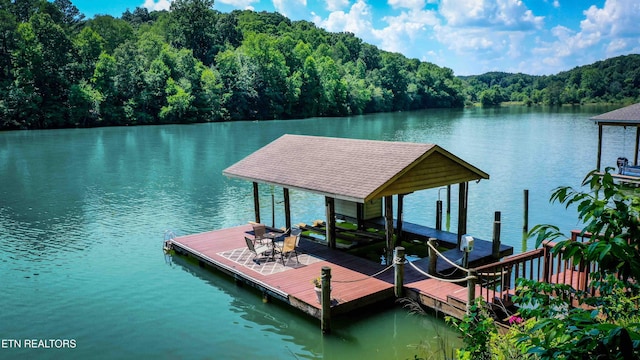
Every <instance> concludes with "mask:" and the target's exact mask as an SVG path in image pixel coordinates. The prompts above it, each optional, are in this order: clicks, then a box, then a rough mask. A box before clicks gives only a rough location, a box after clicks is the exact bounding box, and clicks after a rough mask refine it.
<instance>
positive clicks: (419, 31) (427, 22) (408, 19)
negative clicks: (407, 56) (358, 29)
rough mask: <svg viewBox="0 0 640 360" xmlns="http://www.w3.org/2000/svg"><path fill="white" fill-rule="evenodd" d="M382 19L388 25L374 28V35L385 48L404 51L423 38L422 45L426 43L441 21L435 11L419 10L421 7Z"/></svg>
mask: <svg viewBox="0 0 640 360" xmlns="http://www.w3.org/2000/svg"><path fill="white" fill-rule="evenodd" d="M382 20H383V21H384V22H386V23H387V24H388V26H386V27H384V28H383V29H380V30H373V31H372V33H373V35H374V36H375V37H376V38H378V39H379V41H380V43H381V47H382V48H383V49H385V50H388V51H394V52H403V53H406V52H407V51H408V50H410V49H411V48H412V47H415V46H416V45H417V44H416V41H418V40H423V41H422V44H420V45H424V40H425V39H426V38H428V36H429V32H430V30H431V29H432V28H433V27H434V26H437V25H438V24H439V23H440V20H439V19H438V17H437V15H436V13H435V12H433V11H425V10H419V7H418V8H413V9H412V10H410V11H403V12H401V13H400V15H398V16H385V17H384V18H382Z"/></svg>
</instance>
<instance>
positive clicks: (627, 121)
mask: <svg viewBox="0 0 640 360" xmlns="http://www.w3.org/2000/svg"><path fill="white" fill-rule="evenodd" d="M591 119H593V120H595V121H596V123H598V125H610V126H636V127H638V126H640V103H638V104H633V105H629V106H626V107H623V108H621V109H617V110H613V111H609V112H607V113H604V114H601V115H598V116H594V117H592V118H591Z"/></svg>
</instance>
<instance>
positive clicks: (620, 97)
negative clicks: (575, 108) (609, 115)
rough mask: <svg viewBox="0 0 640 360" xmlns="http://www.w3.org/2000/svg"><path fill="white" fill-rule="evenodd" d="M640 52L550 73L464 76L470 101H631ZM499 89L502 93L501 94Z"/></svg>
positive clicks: (638, 91)
mask: <svg viewBox="0 0 640 360" xmlns="http://www.w3.org/2000/svg"><path fill="white" fill-rule="evenodd" d="M639 69H640V55H637V54H632V55H626V56H619V57H615V58H611V59H607V60H604V61H599V62H596V63H594V64H591V65H585V66H580V67H577V68H574V69H572V70H569V71H566V72H561V73H559V74H557V75H551V76H532V75H526V74H510V73H503V72H489V73H486V74H482V75H474V76H462V77H460V79H461V80H462V81H464V83H465V87H466V89H465V93H466V96H467V100H468V101H471V102H481V103H482V105H485V106H487V105H490V106H493V105H498V104H499V103H500V102H504V101H519V102H523V103H524V104H526V105H534V104H540V105H542V104H544V105H553V106H558V105H563V104H571V105H576V104H584V103H599V102H607V103H623V104H626V103H632V102H636V101H638V100H639V99H640V87H639V85H640V70H639ZM497 91H499V92H500V94H501V96H500V97H498V96H496V95H497Z"/></svg>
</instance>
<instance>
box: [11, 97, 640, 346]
mask: <svg viewBox="0 0 640 360" xmlns="http://www.w3.org/2000/svg"><path fill="white" fill-rule="evenodd" d="M608 110H610V108H596V107H591V108H562V109H560V110H548V109H527V108H520V107H510V108H500V109H466V110H430V111H420V112H406V113H393V114H377V115H369V116H357V117H348V118H331V119H306V120H287V121H261V122H235V123H215V124H198V125H179V126H174V125H166V126H148V127H118V128H98V129H71V130H51V131H20V132H5V133H0V176H1V177H0V246H1V250H0V279H2V280H1V283H2V291H1V292H0V306H1V310H0V341H2V342H1V343H0V345H2V346H0V358H3V359H5V358H27V357H28V358H52V359H59V358H72V359H85V358H98V359H111V358H160V359H163V358H164V359H246V358H260V359H315V358H324V359H353V358H356V357H357V358H369V359H412V358H413V356H414V355H422V356H427V355H429V354H432V355H429V356H434V357H432V358H439V356H437V355H435V354H439V353H438V350H439V349H442V348H443V345H442V344H443V343H444V344H445V345H447V346H450V345H455V344H457V340H456V336H455V333H454V332H453V331H452V330H451V329H450V328H449V327H448V326H447V325H446V324H445V323H444V321H442V320H441V319H437V318H434V317H417V316H412V315H410V314H408V312H407V311H406V310H404V309H402V308H401V307H398V308H394V309H387V310H381V311H379V312H376V313H374V314H365V315H361V316H357V317H353V318H347V319H340V320H337V321H335V322H334V323H333V328H334V331H333V333H332V334H331V335H330V336H324V337H323V336H322V335H321V333H320V326H319V322H318V320H316V319H312V318H309V317H307V316H305V315H303V314H301V313H298V312H296V311H294V310H291V309H288V308H286V307H284V306H283V305H281V304H278V303H277V302H272V303H266V304H265V303H263V302H262V299H261V297H260V294H258V293H256V292H254V291H252V290H250V289H247V288H242V287H237V286H236V285H234V283H233V281H232V280H231V279H229V278H227V277H225V276H222V275H219V274H217V273H215V272H212V271H209V270H206V269H201V268H199V267H198V266H197V265H194V264H191V263H188V262H186V261H185V260H184V259H181V258H176V257H174V258H168V257H166V256H165V255H164V253H163V251H162V239H163V233H164V231H165V230H167V229H171V230H173V231H174V232H175V233H176V234H178V235H185V234H191V233H197V232H203V231H208V230H212V229H219V228H224V227H229V226H235V225H240V224H246V222H247V221H248V220H252V219H253V200H252V187H251V184H250V183H248V182H242V181H238V180H231V179H227V178H225V177H224V176H222V170H223V169H225V168H226V167H228V166H229V165H231V164H233V163H235V162H236V161H238V160H240V159H242V158H243V157H244V156H246V155H248V154H250V153H251V152H253V151H255V150H256V149H258V148H260V147H262V146H264V145H266V144H267V143H269V142H271V141H273V140H274V139H276V138H278V137H279V136H281V135H282V134H285V133H291V134H305V135H320V136H335V137H351V138H361V139H380V140H393V141H411V142H427V143H436V144H438V145H440V146H442V147H444V148H445V149H447V150H448V151H450V152H452V153H453V154H455V155H457V156H459V157H461V158H462V159H464V160H466V161H468V162H470V163H471V164H473V165H474V166H476V167H478V168H480V169H481V170H483V171H485V172H487V173H489V175H490V180H487V181H481V182H479V183H473V184H471V185H470V190H469V191H470V194H469V219H468V226H467V228H468V232H469V233H470V234H472V235H474V236H476V237H479V238H483V239H491V234H492V222H493V216H494V211H501V212H502V224H503V225H502V239H503V242H505V243H507V244H509V245H512V246H514V247H515V248H516V252H520V251H522V247H523V244H522V226H523V190H524V189H528V190H529V193H530V200H529V203H530V218H529V222H530V224H531V225H530V226H533V225H534V224H538V223H551V224H555V225H558V226H560V227H561V229H562V230H563V231H565V232H568V231H570V230H571V229H575V228H578V227H579V224H578V223H577V220H576V216H575V214H576V211H575V209H570V210H568V211H567V210H565V209H564V207H563V206H561V205H557V204H555V205H554V204H549V201H548V200H549V195H550V193H551V191H552V190H553V189H554V188H555V187H557V186H560V185H571V186H576V187H578V186H579V185H580V183H581V180H582V179H583V177H584V176H585V175H586V173H587V172H588V171H589V170H592V169H593V168H594V167H595V164H596V152H597V149H596V144H597V126H596V125H595V124H594V122H593V121H591V120H589V117H591V116H594V115H597V114H600V113H602V112H605V111H608ZM606 130H607V131H606V132H605V136H606V143H605V146H604V150H603V164H604V165H612V166H613V165H614V164H615V159H616V158H617V157H618V156H622V155H624V156H626V157H628V158H630V159H632V158H633V141H634V134H632V132H631V131H630V130H624V129H622V128H619V129H606ZM292 151H295V149H292ZM300 161H303V162H304V161H305V159H300ZM309 166H313V164H309ZM273 190H274V199H275V203H276V204H275V207H276V212H275V219H274V222H275V224H274V225H276V226H278V227H280V226H283V225H284V220H283V218H282V213H283V211H282V209H281V208H282V206H283V204H282V191H281V189H278V188H276V189H273ZM454 190H455V191H453V193H454V194H453V195H454V202H453V203H454V204H456V201H455V194H456V193H457V187H456V188H455V189H454ZM271 191H272V189H271V188H269V187H268V186H262V187H261V197H262V199H261V204H262V206H263V208H262V214H263V221H265V222H267V223H270V222H271V193H272V192H271ZM438 196H441V197H443V196H444V192H439V191H438V190H426V191H421V192H418V193H414V194H410V195H408V196H406V197H405V200H404V201H405V214H404V216H405V220H406V221H410V222H415V223H420V224H424V225H428V226H434V219H435V202H436V200H437V199H438ZM291 205H292V220H293V222H294V223H297V222H311V221H313V220H315V219H322V218H324V207H323V199H322V198H321V197H319V196H317V195H312V194H307V193H302V192H297V191H293V192H292V193H291ZM456 211H457V210H455V209H453V210H452V214H454V216H453V218H452V223H451V227H452V229H455V227H456V222H455V221H456V217H455V214H456ZM265 219H266V220H265ZM532 246H533V244H528V245H527V247H528V248H531V247H532ZM29 340H37V341H39V340H51V341H52V342H51V343H50V344H51V345H53V346H52V348H46V346H47V343H44V346H45V347H43V346H40V345H43V343H42V342H37V341H35V342H32V341H29ZM55 340H58V341H62V340H68V341H71V340H73V344H74V347H73V348H63V349H57V348H55V344H56V342H55ZM27 344H29V346H27ZM33 344H40V345H39V346H40V347H39V348H32V347H33ZM58 344H60V343H59V342H58ZM17 345H21V346H20V347H19V348H18V346H17ZM417 347H420V348H422V349H426V350H419V349H418V348H417Z"/></svg>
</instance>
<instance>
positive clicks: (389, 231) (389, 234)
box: [384, 196, 395, 265]
mask: <svg viewBox="0 0 640 360" xmlns="http://www.w3.org/2000/svg"><path fill="white" fill-rule="evenodd" d="M384 220H385V221H384V230H385V235H386V237H385V238H386V242H387V244H386V245H387V246H386V251H385V255H384V257H385V263H386V264H387V265H389V263H390V262H391V260H392V257H393V248H394V247H395V242H394V241H393V235H394V231H393V197H392V196H385V197H384Z"/></svg>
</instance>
